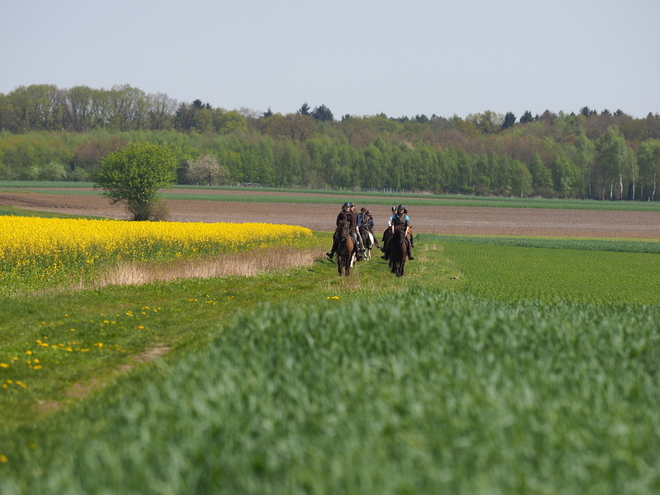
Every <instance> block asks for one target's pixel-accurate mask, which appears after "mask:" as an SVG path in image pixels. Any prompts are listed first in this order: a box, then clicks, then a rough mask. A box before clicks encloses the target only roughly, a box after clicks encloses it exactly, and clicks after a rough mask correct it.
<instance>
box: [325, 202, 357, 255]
mask: <svg viewBox="0 0 660 495" xmlns="http://www.w3.org/2000/svg"><path fill="white" fill-rule="evenodd" d="M351 205H353V210H355V205H354V204H353V203H350V202H348V201H347V202H346V203H344V204H343V205H341V211H340V212H339V215H337V226H339V222H341V221H345V222H348V230H349V232H350V233H351V235H352V236H353V238H354V241H353V243H354V244H355V243H356V241H355V237H357V236H356V235H355V228H356V225H355V224H356V222H357V220H356V215H355V212H354V211H351ZM337 234H338V232H337V231H335V234H334V236H333V238H332V249H330V251H328V252H327V253H325V254H326V256H327V257H328V259H330V260H331V259H332V257H333V256H334V255H335V253H336V252H337V240H338V237H339V236H338V235H337ZM355 246H356V247H357V244H355Z"/></svg>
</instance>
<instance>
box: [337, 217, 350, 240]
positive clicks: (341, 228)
mask: <svg viewBox="0 0 660 495" xmlns="http://www.w3.org/2000/svg"><path fill="white" fill-rule="evenodd" d="M337 233H338V234H339V238H340V239H341V240H342V241H345V240H346V239H347V238H348V237H349V227H348V222H347V221H346V220H340V221H339V223H338V224H337Z"/></svg>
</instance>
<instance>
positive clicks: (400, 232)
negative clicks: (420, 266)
mask: <svg viewBox="0 0 660 495" xmlns="http://www.w3.org/2000/svg"><path fill="white" fill-rule="evenodd" d="M388 242H389V243H391V247H390V248H389V250H390V270H392V273H394V274H395V275H396V276H397V277H401V276H403V273H404V267H405V265H406V259H407V258H408V243H407V242H406V227H405V225H399V226H397V227H395V228H394V234H392V237H391V238H390V239H389V240H388Z"/></svg>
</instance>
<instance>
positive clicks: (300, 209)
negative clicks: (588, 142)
mask: <svg viewBox="0 0 660 495" xmlns="http://www.w3.org/2000/svg"><path fill="white" fill-rule="evenodd" d="M186 192H187V193H190V191H186ZM206 193H207V194H208V191H206ZM222 193H223V194H227V191H222ZM242 194H245V193H242ZM250 194H267V195H268V194H270V195H273V194H279V195H282V194H283V193H273V192H267V191H263V192H261V191H250ZM298 194H301V195H305V193H298ZM287 195H288V196H292V194H288V193H287ZM390 199H391V198H390ZM340 203H341V200H340V199H338V202H337V206H336V207H334V208H333V207H332V206H331V205H327V204H298V203H246V202H222V201H206V200H177V199H169V200H166V204H167V207H168V210H169V213H170V215H169V220H172V221H177V222H263V223H279V224H287V225H300V226H303V227H307V228H310V229H312V230H318V231H331V230H334V224H335V219H336V217H337V214H338V213H339V210H340V207H341V206H340ZM0 205H1V206H13V207H16V208H23V209H27V210H38V211H48V212H58V213H67V214H73V215H90V216H98V217H105V218H113V219H128V218H129V215H128V214H127V212H126V210H125V209H124V207H122V206H120V205H111V204H110V203H109V201H108V199H107V198H105V197H102V196H77V195H60V194H42V193H36V192H0ZM362 206H364V207H366V208H367V209H369V210H371V211H372V213H373V215H374V220H375V221H376V230H377V231H381V230H383V229H384V228H385V226H386V224H387V218H388V215H389V213H390V212H389V208H387V207H386V206H382V205H369V204H360V205H358V208H359V207H362ZM409 215H410V218H411V220H412V224H413V225H414V230H415V232H417V233H435V234H451V235H524V236H570V237H609V238H647V239H660V212H640V211H632V212H627V211H593V210H553V209H537V208H478V207H469V206H466V207H457V206H415V207H411V208H410V209H409Z"/></svg>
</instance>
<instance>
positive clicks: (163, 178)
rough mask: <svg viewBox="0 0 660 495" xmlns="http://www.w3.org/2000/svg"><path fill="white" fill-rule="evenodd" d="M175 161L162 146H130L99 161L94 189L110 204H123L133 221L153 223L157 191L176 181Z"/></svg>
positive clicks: (157, 203) (157, 201) (157, 211)
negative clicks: (100, 191)
mask: <svg viewBox="0 0 660 495" xmlns="http://www.w3.org/2000/svg"><path fill="white" fill-rule="evenodd" d="M176 166H177V163H176V158H175V156H174V153H173V152H172V151H171V150H170V149H169V148H168V147H167V146H163V145H157V144H153V143H148V142H142V143H134V144H129V145H128V146H124V147H123V148H120V149H118V150H116V151H113V152H112V153H110V154H109V155H107V156H106V157H105V158H103V159H102V160H101V166H100V168H99V173H98V175H97V176H96V184H95V185H94V187H95V188H102V189H103V191H104V192H103V195H104V196H107V197H108V198H110V203H111V204H116V203H123V204H125V205H126V207H127V208H128V211H129V212H130V213H131V214H132V215H133V220H153V219H157V217H158V215H159V213H160V212H159V210H158V209H159V205H160V202H159V200H158V197H157V196H158V189H160V188H161V187H167V188H169V187H170V186H171V185H172V184H173V183H174V182H175V181H176Z"/></svg>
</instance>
